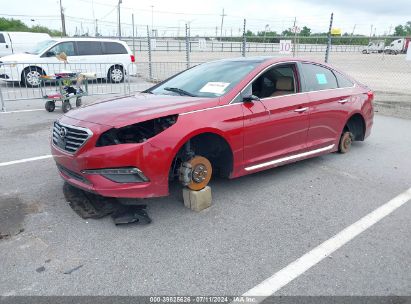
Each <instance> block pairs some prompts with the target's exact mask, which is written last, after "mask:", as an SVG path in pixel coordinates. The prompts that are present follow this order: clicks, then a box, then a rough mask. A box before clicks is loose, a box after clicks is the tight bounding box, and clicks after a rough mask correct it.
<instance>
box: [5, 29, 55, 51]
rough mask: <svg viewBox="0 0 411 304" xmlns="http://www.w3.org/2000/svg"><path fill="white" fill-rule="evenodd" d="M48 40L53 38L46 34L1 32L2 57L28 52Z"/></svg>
mask: <svg viewBox="0 0 411 304" xmlns="http://www.w3.org/2000/svg"><path fill="white" fill-rule="evenodd" d="M47 39H51V37H50V35H49V34H45V33H28V32H0V57H3V56H7V55H11V54H16V53H23V52H26V51H28V50H31V49H32V48H33V46H35V45H36V44H37V43H38V42H40V41H43V40H47Z"/></svg>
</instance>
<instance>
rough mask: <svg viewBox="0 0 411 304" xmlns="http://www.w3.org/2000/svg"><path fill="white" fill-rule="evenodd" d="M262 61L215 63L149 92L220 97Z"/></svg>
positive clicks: (184, 74)
mask: <svg viewBox="0 0 411 304" xmlns="http://www.w3.org/2000/svg"><path fill="white" fill-rule="evenodd" d="M260 63H261V61H257V60H255V61H253V60H244V61H235V60H233V61H214V62H209V63H203V64H201V65H198V66H195V67H193V68H191V69H189V70H186V71H184V72H182V73H181V74H178V75H177V76H175V77H173V78H172V79H170V80H168V81H166V82H164V83H162V84H161V85H159V86H158V87H156V88H154V89H152V90H148V91H147V92H150V93H153V94H156V95H185V96H199V97H219V96H222V95H224V94H226V93H227V92H229V91H230V90H231V89H232V88H233V87H234V86H235V85H236V84H237V83H239V82H240V80H241V79H243V78H244V77H245V76H246V75H247V74H248V73H250V72H251V71H252V70H253V69H254V68H255V67H256V66H257V65H258V64H260Z"/></svg>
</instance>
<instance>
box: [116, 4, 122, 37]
mask: <svg viewBox="0 0 411 304" xmlns="http://www.w3.org/2000/svg"><path fill="white" fill-rule="evenodd" d="M121 3H122V0H118V6H117V13H118V38H121V17H120V4H121Z"/></svg>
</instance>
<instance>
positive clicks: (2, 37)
mask: <svg viewBox="0 0 411 304" xmlns="http://www.w3.org/2000/svg"><path fill="white" fill-rule="evenodd" d="M0 43H6V40H4V35H3V34H0Z"/></svg>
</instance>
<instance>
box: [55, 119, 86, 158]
mask: <svg viewBox="0 0 411 304" xmlns="http://www.w3.org/2000/svg"><path fill="white" fill-rule="evenodd" d="M55 123H58V124H59V125H61V126H63V127H66V128H71V129H76V130H80V131H85V132H86V133H87V138H86V139H85V140H84V142H83V143H82V144H81V145H80V146H79V147H78V148H77V150H76V151H75V152H74V153H70V152H68V151H66V150H63V149H62V148H60V147H58V146H56V145H55V144H54V140H53V130H54V124H55ZM93 135H94V134H93V132H92V131H91V130H90V129H88V128H84V127H78V126H72V125H67V124H65V123H61V122H59V121H58V120H55V121H54V122H53V129H52V134H51V144H52V145H53V147H55V148H56V149H58V150H59V151H61V152H63V153H66V154H68V155H74V154H76V153H77V152H78V151H79V150H80V149H81V148H82V147H83V146H84V145H85V144H86V143H87V142H88V140H89V139H90V138H91V137H92V136H93Z"/></svg>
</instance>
